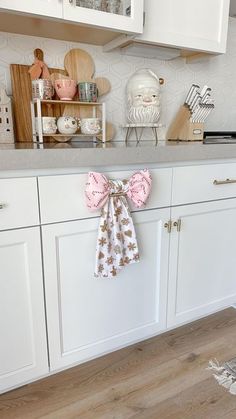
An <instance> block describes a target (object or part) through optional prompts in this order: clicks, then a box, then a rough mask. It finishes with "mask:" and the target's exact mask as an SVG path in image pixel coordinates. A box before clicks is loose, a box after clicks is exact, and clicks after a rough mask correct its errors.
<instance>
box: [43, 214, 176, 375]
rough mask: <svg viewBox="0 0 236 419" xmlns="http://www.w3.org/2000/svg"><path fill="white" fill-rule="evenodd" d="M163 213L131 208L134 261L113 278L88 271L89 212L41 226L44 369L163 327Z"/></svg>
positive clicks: (91, 249)
mask: <svg viewBox="0 0 236 419" xmlns="http://www.w3.org/2000/svg"><path fill="white" fill-rule="evenodd" d="M169 213H170V209H168V208H167V209H158V210H148V211H140V212H137V213H134V214H133V218H134V221H135V228H136V232H137V237H138V242H139V250H140V255H141V261H140V262H139V263H137V264H132V265H130V266H127V267H125V268H124V269H123V270H121V271H120V273H119V274H118V276H117V277H116V278H114V279H98V278H95V277H94V275H93V272H94V270H93V269H94V262H95V260H94V258H95V246H96V239H97V230H98V221H99V219H98V218H97V217H96V218H93V219H85V220H79V221H72V222H67V223H58V224H51V225H45V226H43V227H42V235H43V255H44V269H45V288H46V289H45V291H46V307H47V325H48V342H49V356H50V366H51V370H57V369H60V368H62V367H66V366H69V365H72V364H73V363H78V362H82V361H85V360H87V359H89V358H92V357H96V356H99V355H101V354H103V353H106V352H109V351H112V350H115V349H117V348H119V347H122V346H126V345H128V344H130V343H132V342H134V341H137V340H142V339H145V338H147V337H148V336H151V335H156V334H157V333H159V332H160V331H162V330H165V327H166V301H167V273H168V243H169V237H170V235H169V234H168V232H167V229H166V228H164V225H163V224H164V223H165V222H166V221H168V219H169V215H170V214H169Z"/></svg>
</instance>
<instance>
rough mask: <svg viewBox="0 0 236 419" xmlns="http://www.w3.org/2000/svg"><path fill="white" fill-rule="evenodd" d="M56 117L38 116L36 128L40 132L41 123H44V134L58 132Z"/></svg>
mask: <svg viewBox="0 0 236 419" xmlns="http://www.w3.org/2000/svg"><path fill="white" fill-rule="evenodd" d="M56 120H57V119H56V118H55V117H53V116H43V117H42V118H41V121H40V118H39V117H36V118H35V129H36V132H37V133H38V132H39V128H38V127H39V123H42V131H43V134H56V132H57V124H56Z"/></svg>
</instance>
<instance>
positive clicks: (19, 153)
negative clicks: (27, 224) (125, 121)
mask: <svg viewBox="0 0 236 419" xmlns="http://www.w3.org/2000/svg"><path fill="white" fill-rule="evenodd" d="M221 159H236V144H207V145H206V144H202V143H198V142H194V143H193V142H191V143H190V142H187V143H184V142H180V143H177V142H163V141H162V142H160V143H158V144H157V145H155V143H154V142H152V141H147V142H145V141H144V140H143V141H142V142H140V143H139V144H138V145H137V144H136V142H132V143H129V144H127V145H126V144H125V143H124V142H113V143H106V144H101V143H98V144H93V143H81V142H73V143H46V144H34V143H16V144H14V145H7V144H1V145H0V170H4V171H5V170H28V169H30V170H34V169H35V170H39V169H60V168H61V169H68V168H76V167H78V168H82V167H99V166H121V165H122V166H123V165H125V166H127V165H133V164H134V165H137V164H141V165H144V164H167V165H172V164H176V163H178V162H179V163H185V164H186V163H187V162H194V161H196V162H197V161H207V160H221Z"/></svg>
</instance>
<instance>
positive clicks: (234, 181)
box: [213, 179, 236, 185]
mask: <svg viewBox="0 0 236 419" xmlns="http://www.w3.org/2000/svg"><path fill="white" fill-rule="evenodd" d="M228 183H236V179H225V180H216V179H215V180H214V181H213V185H227V184H228Z"/></svg>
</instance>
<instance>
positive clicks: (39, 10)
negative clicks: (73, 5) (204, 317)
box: [0, 0, 63, 18]
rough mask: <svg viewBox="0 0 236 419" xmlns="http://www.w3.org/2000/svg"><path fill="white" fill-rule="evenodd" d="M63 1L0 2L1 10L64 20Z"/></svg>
mask: <svg viewBox="0 0 236 419" xmlns="http://www.w3.org/2000/svg"><path fill="white" fill-rule="evenodd" d="M62 6H63V5H62V0H37V1H32V0H21V1H19V0H11V1H9V0H0V8H2V9H4V10H9V11H15V12H21V13H30V14H35V15H40V16H51V17H55V18H62V17H63V12H62Z"/></svg>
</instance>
